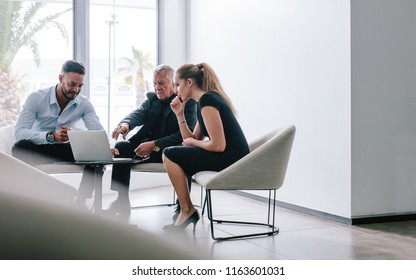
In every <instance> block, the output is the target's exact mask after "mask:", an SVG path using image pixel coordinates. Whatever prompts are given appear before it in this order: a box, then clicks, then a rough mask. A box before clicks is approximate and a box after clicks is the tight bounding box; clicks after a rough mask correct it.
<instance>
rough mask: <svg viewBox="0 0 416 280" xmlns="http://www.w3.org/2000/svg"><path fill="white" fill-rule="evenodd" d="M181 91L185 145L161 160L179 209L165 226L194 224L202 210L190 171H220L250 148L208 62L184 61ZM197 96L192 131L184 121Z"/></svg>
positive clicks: (178, 82)
mask: <svg viewBox="0 0 416 280" xmlns="http://www.w3.org/2000/svg"><path fill="white" fill-rule="evenodd" d="M174 84H175V91H176V93H177V94H178V96H177V97H176V98H175V99H173V100H172V102H171V108H172V111H173V112H174V113H175V114H176V117H177V119H178V123H179V128H180V131H181V134H182V138H183V143H182V146H176V147H168V148H165V149H164V151H163V162H164V165H165V168H166V170H167V172H168V175H169V178H170V180H171V182H172V185H173V187H174V188H175V192H176V194H177V196H178V200H179V204H180V208H181V212H180V213H179V215H178V217H177V219H176V221H175V222H174V224H172V225H167V226H165V227H164V229H165V230H178V229H179V230H181V229H185V228H186V227H187V226H188V225H189V224H193V226H194V230H195V225H196V223H197V222H198V220H199V218H200V216H199V213H198V211H197V210H196V209H195V207H194V204H193V203H192V201H191V197H190V195H189V191H188V183H187V176H191V175H193V174H195V173H197V172H200V171H221V170H222V169H224V168H226V167H228V166H229V165H231V164H233V163H234V162H236V161H237V160H239V159H240V158H242V157H243V156H245V155H247V154H248V153H249V148H248V144H247V140H246V138H245V136H244V133H243V131H242V129H241V127H240V125H239V123H238V121H237V119H236V117H235V109H234V106H233V104H232V103H231V100H230V98H229V97H228V96H227V94H226V93H225V92H224V90H223V88H222V86H221V83H220V81H219V79H218V78H217V76H216V74H215V73H214V71H213V70H212V68H211V67H210V66H209V65H208V64H206V63H200V64H196V65H194V64H186V65H183V66H181V67H180V68H179V69H178V70H177V71H176V74H175V78H174ZM190 99H194V100H196V101H197V124H196V126H195V129H194V130H193V131H191V130H190V129H189V127H188V125H187V123H186V121H185V117H184V107H185V104H186V102H187V101H188V100H190Z"/></svg>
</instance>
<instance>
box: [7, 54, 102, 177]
mask: <svg viewBox="0 0 416 280" xmlns="http://www.w3.org/2000/svg"><path fill="white" fill-rule="evenodd" d="M84 75H85V68H84V66H83V65H82V64H81V63H79V62H76V61H73V60H68V61H66V62H65V63H64V64H63V66H62V70H61V73H60V74H59V83H58V84H57V85H55V86H52V87H49V88H46V89H41V90H38V91H35V92H33V93H31V94H30V95H29V96H28V97H27V99H26V102H25V104H24V105H23V109H22V111H21V112H20V115H19V117H18V119H17V123H16V126H15V129H14V140H15V144H14V146H13V149H12V154H13V156H14V157H16V158H19V159H20V160H22V161H25V162H26V163H28V164H30V165H36V164H46V163H53V162H56V161H74V157H73V155H72V150H71V146H70V144H69V142H68V130H69V129H71V128H73V127H75V126H76V124H77V123H78V122H80V121H81V120H82V121H83V123H84V125H85V127H86V128H87V129H89V130H104V128H103V126H102V125H101V123H100V120H99V118H98V116H97V114H96V112H95V109H94V107H93V105H92V104H91V102H90V101H89V99H88V98H87V97H86V96H83V95H80V94H79V93H80V91H81V88H82V86H83V84H84ZM92 174H93V168H92V167H89V166H86V167H85V169H84V174H83V177H82V181H81V185H83V184H93V181H92V180H93V176H92Z"/></svg>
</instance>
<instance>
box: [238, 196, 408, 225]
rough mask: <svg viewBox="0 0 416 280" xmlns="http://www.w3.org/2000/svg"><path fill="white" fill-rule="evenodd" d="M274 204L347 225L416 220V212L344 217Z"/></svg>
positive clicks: (283, 203)
mask: <svg viewBox="0 0 416 280" xmlns="http://www.w3.org/2000/svg"><path fill="white" fill-rule="evenodd" d="M231 192H233V193H235V194H237V195H241V196H244V197H248V198H251V199H254V200H257V201H262V202H266V203H267V202H268V198H267V197H263V196H259V195H255V194H251V193H247V192H244V191H231ZM276 205H277V206H279V207H282V208H285V209H289V210H293V211H296V212H300V213H303V214H307V215H311V216H314V217H319V218H324V219H328V220H331V221H335V222H339V223H343V224H348V225H363V224H374V223H388V222H402V221H411V220H416V213H406V214H386V215H378V216H368V217H353V218H346V217H342V216H337V215H333V214H328V213H325V212H322V211H317V210H313V209H310V208H306V207H302V206H298V205H294V204H290V203H286V202H282V201H279V200H276Z"/></svg>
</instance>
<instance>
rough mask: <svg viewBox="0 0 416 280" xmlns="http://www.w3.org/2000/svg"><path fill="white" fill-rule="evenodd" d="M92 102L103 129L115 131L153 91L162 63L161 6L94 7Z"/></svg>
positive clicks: (98, 0)
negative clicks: (100, 88) (156, 71)
mask: <svg viewBox="0 0 416 280" xmlns="http://www.w3.org/2000/svg"><path fill="white" fill-rule="evenodd" d="M90 47H91V50H90V56H91V58H90V83H91V88H92V89H94V88H96V86H98V85H101V86H102V85H104V84H105V85H107V86H106V88H107V92H106V93H105V94H104V92H102V91H92V92H91V94H90V99H91V102H92V103H93V104H94V106H95V107H96V108H101V109H102V108H107V109H106V110H97V113H98V114H99V117H100V120H101V123H102V124H103V126H104V127H105V128H106V129H107V130H108V131H112V130H113V129H114V127H115V126H116V125H117V124H118V123H119V122H120V121H121V120H122V119H123V118H124V117H125V116H126V115H127V114H129V113H130V112H131V111H133V110H134V109H136V108H137V107H138V106H139V105H140V104H141V103H142V102H143V101H144V99H145V93H146V91H149V90H152V89H153V86H152V84H153V70H154V68H155V66H156V63H157V0H141V1H140V0H136V1H114V0H113V1H111V0H91V1H90Z"/></svg>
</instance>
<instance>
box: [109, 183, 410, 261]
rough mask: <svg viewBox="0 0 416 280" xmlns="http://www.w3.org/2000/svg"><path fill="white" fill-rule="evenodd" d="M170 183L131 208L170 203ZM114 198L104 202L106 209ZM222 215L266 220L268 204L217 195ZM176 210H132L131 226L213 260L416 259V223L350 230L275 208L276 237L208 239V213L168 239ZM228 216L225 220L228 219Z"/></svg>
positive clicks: (136, 199) (140, 195)
mask: <svg viewBox="0 0 416 280" xmlns="http://www.w3.org/2000/svg"><path fill="white" fill-rule="evenodd" d="M172 195H173V192H172V189H171V187H170V186H168V185H164V186H159V187H152V188H148V189H138V190H133V191H131V197H130V198H131V199H130V200H131V202H132V204H133V205H139V204H146V203H150V204H152V203H167V202H171V201H172V199H173V198H172ZM192 196H193V199H194V200H193V201H194V203H195V204H199V201H200V188H199V186H195V185H194V186H193V192H192ZM114 198H115V195H114V194H107V195H105V196H104V198H103V205H104V207H106V205H108V204H109V203H110V202H111V201H112V200H113V199H114ZM214 199H216V200H215V201H217V206H218V208H217V209H218V211H217V210H214V211H216V212H215V213H218V214H220V215H223V214H224V213H227V215H230V216H233V217H232V218H236V217H242V218H248V219H252V220H254V221H263V220H265V219H266V213H267V204H266V203H264V202H260V201H257V200H254V199H251V198H247V197H244V196H240V195H236V194H233V193H228V192H216V193H215V196H214ZM172 213H173V207H166V206H165V207H149V208H140V209H135V210H133V211H132V214H131V217H130V220H129V223H131V224H133V225H136V226H137V227H138V228H139V229H142V230H145V231H148V232H151V233H154V234H155V235H160V236H163V237H166V238H169V239H171V240H172V241H174V242H183V243H184V244H186V246H192V247H190V248H192V250H195V251H196V252H203V253H204V254H205V255H207V256H208V257H209V258H210V259H224V260H226V259H228V260H231V259H232V260H250V259H253V260H261V259H268V260H273V259H275V260H409V259H410V260H415V259H416V221H408V222H394V223H393V222H392V223H385V224H370V225H362V226H350V225H346V224H342V223H338V222H334V221H330V220H325V219H322V218H318V217H314V216H310V215H307V214H303V213H299V212H295V211H292V210H288V209H284V208H279V207H278V208H277V211H276V223H277V225H278V227H279V228H280V232H279V233H278V234H277V235H275V236H272V237H260V238H251V239H243V240H231V241H222V242H215V241H214V240H213V239H211V236H210V226H209V220H208V218H207V216H206V214H205V215H204V216H203V217H202V218H201V220H200V221H199V222H198V224H197V226H196V230H195V233H193V232H192V229H191V226H190V227H188V228H187V229H186V230H185V231H184V232H183V233H181V234H175V235H166V234H165V233H164V231H163V229H162V228H163V226H164V225H166V224H169V223H171V216H172ZM224 217H226V216H222V217H221V218H224ZM216 228H217V229H218V234H221V235H229V234H231V233H232V232H236V233H241V232H243V231H244V229H245V228H242V227H241V226H229V225H217V226H216Z"/></svg>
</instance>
